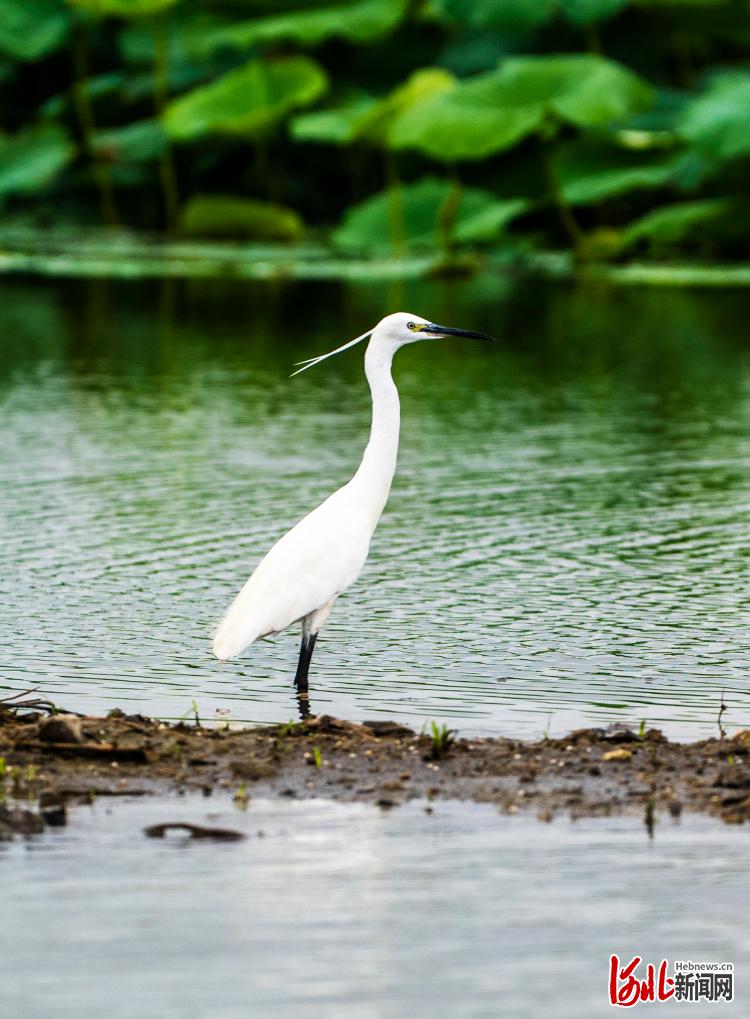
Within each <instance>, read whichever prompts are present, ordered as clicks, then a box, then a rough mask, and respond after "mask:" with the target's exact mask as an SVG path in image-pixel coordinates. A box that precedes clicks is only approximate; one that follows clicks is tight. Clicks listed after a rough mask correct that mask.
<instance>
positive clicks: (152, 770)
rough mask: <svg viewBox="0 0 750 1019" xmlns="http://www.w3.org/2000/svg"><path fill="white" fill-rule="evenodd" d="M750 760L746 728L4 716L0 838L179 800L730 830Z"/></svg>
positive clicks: (748, 811) (748, 795)
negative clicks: (88, 805) (79, 806)
mask: <svg viewBox="0 0 750 1019" xmlns="http://www.w3.org/2000/svg"><path fill="white" fill-rule="evenodd" d="M749 755H750V731H748V730H745V731H743V732H739V733H736V734H734V735H732V736H724V737H722V738H716V739H708V740H701V741H699V742H696V743H671V742H669V741H668V740H667V739H665V737H664V736H663V735H662V733H661V732H660V731H659V730H656V729H649V730H647V731H646V732H642V733H636V732H633V731H631V730H629V729H626V728H619V727H618V728H611V729H609V730H602V729H580V730H577V731H575V732H573V733H571V734H570V735H569V736H566V737H564V738H563V739H541V740H537V741H526V740H513V739H504V738H502V737H498V738H478V739H463V738H460V736H459V737H455V738H452V737H450V736H445V734H441V733H438V732H435V733H434V734H419V733H415V732H413V731H412V730H411V729H409V728H407V727H405V726H403V725H400V724H398V723H396V722H388V721H377V722H365V723H363V724H361V725H360V724H356V723H353V722H348V721H344V720H342V719H336V718H332V717H331V716H327V715H322V716H318V717H313V718H310V719H308V720H307V721H305V722H302V723H298V724H292V723H288V724H287V725H275V726H264V727H258V728H248V729H238V730H229V729H221V728H204V727H202V726H200V725H197V724H196V725H191V724H186V723H184V722H180V723H177V724H168V723H165V722H159V721H157V720H154V719H150V718H145V717H143V716H141V715H125V714H124V713H123V712H122V711H118V710H115V711H113V712H110V714H109V715H108V716H107V717H106V718H95V717H80V716H76V715H72V714H65V713H53V714H50V715H47V714H46V713H42V712H38V711H33V710H31V711H29V710H22V709H19V708H17V707H10V708H7V707H2V706H0V759H2V760H1V761H0V792H4V806H3V804H2V802H0V838H2V837H3V833H4V834H5V837H9V836H10V834H12V833H13V832H14V831H15V832H21V833H22V834H31V833H33V831H38V830H41V828H42V827H43V826H44V825H45V824H61V823H64V820H65V807H66V805H68V804H70V803H80V802H86V801H89V802H90V801H91V800H92V799H93V798H95V797H99V796H134V795H149V794H152V793H169V792H172V793H178V792H181V791H187V790H199V791H202V792H203V794H204V795H206V796H210V795H211V794H212V793H214V792H217V793H219V792H223V793H224V794H227V793H230V794H232V795H233V796H235V798H237V799H238V800H239V801H241V800H243V799H244V800H250V799H252V798H254V797H263V798H277V797H297V798H312V797H323V798H327V799H333V800H337V801H340V802H370V803H374V804H376V805H377V806H379V807H381V808H383V809H389V808H392V807H396V806H398V805H399V804H400V803H403V802H405V801H406V800H409V799H414V798H421V799H424V800H425V801H427V804H428V806H427V809H429V801H431V800H435V799H441V798H442V799H460V800H472V801H475V802H482V803H488V804H494V805H495V806H496V807H497V808H498V809H499V810H501V811H502V812H505V813H516V812H518V811H530V812H532V813H533V814H535V815H536V816H537V817H538V818H539V819H540V820H542V821H551V820H552V819H553V818H554V817H555V816H557V815H566V816H570V817H573V818H576V817H591V816H608V815H614V814H635V815H640V816H641V817H642V818H643V820H644V823H645V824H646V827H647V828H649V830H651V829H653V825H654V824H655V822H656V821H657V820H658V819H659V818H660V817H662V816H667V817H669V816H672V817H678V816H679V815H680V814H681V813H682V812H683V811H695V812H702V813H707V814H711V815H714V816H716V817H719V818H721V819H722V820H723V821H725V822H727V823H734V824H737V823H742V822H744V821H750V756H749ZM3 772H4V774H3ZM24 825H26V826H27V827H28V829H29V830H28V831H27V830H25V828H24Z"/></svg>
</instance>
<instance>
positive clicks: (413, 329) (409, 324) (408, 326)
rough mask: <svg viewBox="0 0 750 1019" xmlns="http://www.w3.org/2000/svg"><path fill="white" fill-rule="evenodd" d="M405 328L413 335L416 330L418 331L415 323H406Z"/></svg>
mask: <svg viewBox="0 0 750 1019" xmlns="http://www.w3.org/2000/svg"><path fill="white" fill-rule="evenodd" d="M406 328H407V329H411V331H412V332H413V333H416V332H417V330H418V329H419V326H418V325H417V323H416V322H407V323H406Z"/></svg>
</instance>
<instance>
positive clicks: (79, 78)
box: [70, 25, 119, 226]
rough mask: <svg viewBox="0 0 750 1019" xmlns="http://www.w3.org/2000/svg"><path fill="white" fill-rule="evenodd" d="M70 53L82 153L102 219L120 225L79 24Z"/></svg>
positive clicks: (111, 224) (74, 100)
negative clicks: (97, 138)
mask: <svg viewBox="0 0 750 1019" xmlns="http://www.w3.org/2000/svg"><path fill="white" fill-rule="evenodd" d="M70 50H71V56H72V59H73V88H72V96H73V107H74V109H75V112H76V117H77V119H78V126H79V128H80V131H81V139H82V141H83V150H84V152H85V153H86V156H87V158H88V160H89V163H90V166H91V174H92V176H93V178H94V184H95V185H96V190H97V191H98V193H99V207H100V209H101V214H102V219H103V220H104V222H105V223H106V224H107V226H117V224H118V223H119V216H118V214H117V206H116V205H115V196H114V189H113V187H112V178H111V177H110V174H109V169H108V167H107V166H105V164H104V163H103V162H102V161H101V160H100V159H99V158H98V157H97V154H96V147H95V145H94V135H95V133H96V122H95V121H94V111H93V108H92V106H91V99H90V97H89V93H88V89H87V87H86V84H87V80H88V47H87V44H86V38H85V35H84V29H83V27H82V26H80V25H78V26H76V28H75V29H74V31H73V33H72V34H71V42H70Z"/></svg>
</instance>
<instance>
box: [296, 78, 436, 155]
mask: <svg viewBox="0 0 750 1019" xmlns="http://www.w3.org/2000/svg"><path fill="white" fill-rule="evenodd" d="M455 82H456V79H455V78H454V76H453V75H452V74H451V73H450V71H446V70H444V69H443V68H440V67H425V68H422V70H420V71H415V72H414V74H412V75H411V76H410V77H409V78H408V79H407V80H406V81H405V82H404V83H403V84H402V85H399V86H398V87H397V88H395V89H394V90H393V91H392V92H391V93H390V94H389V95H387V96H385V97H384V98H383V99H379V100H375V99H373V98H372V97H371V96H356V97H355V98H353V99H352V100H350V101H349V102H348V103H347V104H346V105H344V106H339V107H338V108H336V109H332V110H316V111H315V112H314V113H305V114H301V115H300V116H298V117H296V118H295V119H294V121H293V122H292V136H293V137H294V138H296V139H297V140H298V141H316V142H330V143H332V144H334V145H348V144H350V143H351V142H354V141H361V140H364V141H367V142H369V143H370V144H371V145H380V144H382V143H383V142H384V140H385V136H386V134H387V132H388V129H389V127H390V125H391V123H392V122H393V120H394V119H395V118H396V117H397V116H399V115H400V114H401V113H402V112H403V111H404V110H407V109H408V108H409V107H410V106H411V105H413V104H414V103H418V102H420V101H421V100H422V99H424V98H426V97H427V96H430V95H437V94H438V93H440V92H444V91H446V90H448V89H451V88H453V87H454V85H455Z"/></svg>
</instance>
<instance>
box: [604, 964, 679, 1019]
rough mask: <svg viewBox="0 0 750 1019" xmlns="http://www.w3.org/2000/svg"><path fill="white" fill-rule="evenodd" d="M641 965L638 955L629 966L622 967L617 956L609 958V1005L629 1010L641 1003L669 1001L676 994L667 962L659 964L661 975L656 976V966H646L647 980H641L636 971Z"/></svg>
mask: <svg viewBox="0 0 750 1019" xmlns="http://www.w3.org/2000/svg"><path fill="white" fill-rule="evenodd" d="M640 964H641V957H640V956H639V955H636V957H635V958H634V959H631V961H630V962H629V963H628V964H627V966H623V967H622V968H621V967H620V960H619V958H618V957H617V956H616V955H611V956H610V957H609V1003H610V1005H621V1006H622V1007H623V1008H628V1007H629V1006H630V1005H637V1004H638V1002H640V1001H668V1000H669V999H670V998H671V997H672V995H673V994H674V980H672V978H671V977H668V976H667V960H666V959H662V961H661V962H660V963H659V974H658V977H657V975H656V969H655V967H654V964H653V963H652V962H650V963H649V964H648V965H647V966H646V978H645V980H640V979H639V978H638V977H637V976H636V972H635V971H636V970H637V969H638V967H639V966H640Z"/></svg>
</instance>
